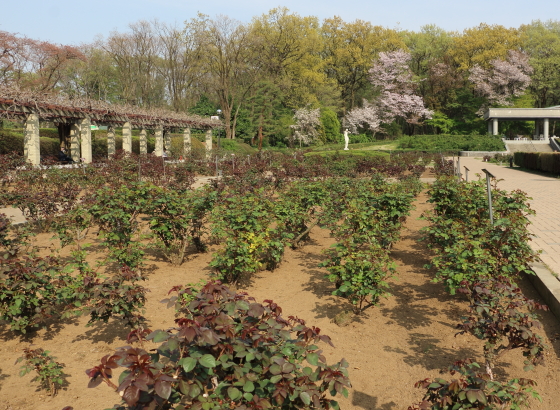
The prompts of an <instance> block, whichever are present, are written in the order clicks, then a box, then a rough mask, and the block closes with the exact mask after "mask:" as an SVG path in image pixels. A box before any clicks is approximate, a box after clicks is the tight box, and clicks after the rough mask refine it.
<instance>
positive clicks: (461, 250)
mask: <svg viewBox="0 0 560 410" xmlns="http://www.w3.org/2000/svg"><path fill="white" fill-rule="evenodd" d="M444 162H445V161H444ZM449 165H450V164H448V163H443V164H441V166H440V167H439V169H440V171H441V172H440V175H439V176H438V179H437V180H436V182H435V183H434V184H433V185H432V187H431V188H430V189H429V195H430V200H429V201H430V202H432V203H433V204H434V207H433V210H432V211H430V212H429V213H427V214H426V215H424V217H425V218H426V219H428V220H429V221H430V225H429V226H428V227H426V228H424V229H423V232H424V235H425V237H424V240H426V241H428V245H429V247H430V248H431V249H432V251H433V256H432V258H431V264H430V265H429V266H428V267H431V268H434V269H435V272H436V276H435V278H434V281H435V282H441V283H444V284H445V286H446V288H447V290H448V291H449V292H450V293H451V294H455V293H456V292H458V293H459V294H462V295H465V296H466V297H467V298H468V300H469V313H468V315H467V316H464V317H463V318H462V322H461V323H459V324H458V325H457V329H458V331H459V332H458V334H464V333H469V334H471V335H473V336H475V337H477V338H478V339H480V340H483V341H484V342H485V344H484V348H483V354H484V359H485V364H484V366H480V365H479V364H478V363H476V362H474V361H473V360H472V359H467V360H464V361H461V362H457V363H455V364H454V365H453V366H451V368H450V369H451V371H452V374H455V375H457V376H459V378H458V379H457V380H452V381H451V382H448V381H445V380H442V379H434V380H425V381H422V382H419V383H418V387H422V388H426V389H427V392H426V394H425V397H424V401H423V402H422V403H420V404H419V405H417V406H416V407H411V408H410V409H444V408H450V409H451V408H465V409H467V408H473V409H503V408H508V409H509V408H511V409H513V408H515V409H518V408H521V407H522V406H526V407H530V405H531V400H530V398H536V399H539V400H540V396H539V395H538V393H537V392H536V391H535V390H534V389H533V387H534V386H535V382H534V381H532V380H530V379H526V378H517V379H511V380H508V381H505V382H500V381H497V380H495V376H494V372H493V368H494V366H495V364H496V362H497V360H498V359H499V358H500V357H501V356H502V355H503V354H504V353H505V352H508V351H510V350H513V349H520V350H521V351H522V352H523V356H525V358H526V360H525V370H530V369H532V368H533V367H534V366H535V365H537V364H542V363H543V362H544V353H545V349H546V345H545V344H544V341H543V339H542V337H541V336H540V335H539V334H537V333H536V332H535V329H539V328H540V323H539V322H538V315H537V311H538V310H546V309H547V307H546V306H544V305H541V304H540V303H538V302H536V301H534V300H531V299H528V298H527V297H525V296H524V295H523V293H522V291H521V290H520V288H519V287H518V286H517V284H516V282H515V281H516V280H519V279H520V275H522V274H531V273H532V271H531V270H530V268H529V264H530V263H531V262H533V261H535V260H536V258H537V255H536V254H535V252H533V251H532V250H531V248H530V246H529V244H528V241H529V240H530V237H531V234H530V233H529V231H528V229H527V227H528V225H529V220H528V216H529V215H532V214H534V211H533V210H532V209H531V208H530V206H529V203H528V200H529V198H528V197H527V195H526V194H525V193H524V192H521V191H513V192H506V191H504V190H500V189H498V188H497V186H496V183H494V185H493V187H492V202H493V212H494V223H493V224H492V223H491V222H490V218H489V210H488V201H487V193H486V188H485V185H486V184H485V182H484V181H483V180H480V181H474V182H465V181H460V180H458V179H457V177H456V176H454V175H452V174H453V170H452V168H451V167H450V166H449Z"/></svg>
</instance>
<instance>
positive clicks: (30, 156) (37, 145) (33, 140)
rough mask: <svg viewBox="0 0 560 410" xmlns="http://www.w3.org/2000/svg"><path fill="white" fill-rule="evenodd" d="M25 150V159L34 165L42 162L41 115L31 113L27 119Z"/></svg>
mask: <svg viewBox="0 0 560 410" xmlns="http://www.w3.org/2000/svg"><path fill="white" fill-rule="evenodd" d="M23 141H24V144H23V152H24V155H25V161H26V162H29V163H31V164H32V165H39V164H40V163H41V140H40V138H39V116H38V115H37V114H29V115H28V116H27V118H26V120H25V135H24V140H23Z"/></svg>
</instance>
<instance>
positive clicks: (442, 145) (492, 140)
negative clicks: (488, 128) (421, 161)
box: [399, 134, 506, 151]
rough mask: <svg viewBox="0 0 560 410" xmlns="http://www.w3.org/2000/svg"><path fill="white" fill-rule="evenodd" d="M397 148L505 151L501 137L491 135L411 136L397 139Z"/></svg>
mask: <svg viewBox="0 0 560 410" xmlns="http://www.w3.org/2000/svg"><path fill="white" fill-rule="evenodd" d="M399 148H401V149H414V150H418V151H434V150H436V151H437V150H441V151H505V150H506V147H505V146H504V142H503V141H502V139H501V137H498V136H492V135H443V134H442V135H412V136H404V137H401V138H399Z"/></svg>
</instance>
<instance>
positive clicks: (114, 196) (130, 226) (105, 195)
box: [89, 182, 151, 269]
mask: <svg viewBox="0 0 560 410" xmlns="http://www.w3.org/2000/svg"><path fill="white" fill-rule="evenodd" d="M150 189H151V186H150V185H148V184H145V183H141V182H138V183H131V184H130V185H129V186H126V185H124V186H120V187H113V186H106V187H103V188H101V189H99V190H98V191H96V192H95V195H94V202H93V204H92V205H91V206H90V208H89V212H90V214H91V215H92V217H93V221H94V223H96V224H97V225H98V226H99V228H100V233H101V235H102V238H103V242H102V244H103V245H104V246H107V248H108V252H109V257H110V259H111V260H112V261H114V262H117V263H119V264H121V265H126V266H129V267H131V268H133V269H138V268H140V267H141V266H142V264H143V258H144V250H143V249H142V245H141V243H140V241H139V238H138V234H139V221H138V217H139V214H140V213H141V212H144V209H145V208H146V200H147V199H148V198H149V194H150Z"/></svg>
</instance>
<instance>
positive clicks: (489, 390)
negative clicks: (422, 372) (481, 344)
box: [408, 359, 541, 410]
mask: <svg viewBox="0 0 560 410" xmlns="http://www.w3.org/2000/svg"><path fill="white" fill-rule="evenodd" d="M449 372H450V373H451V375H452V376H456V378H454V379H451V380H450V381H449V380H445V379H442V378H436V379H424V380H420V381H419V382H417V383H416V384H415V385H414V386H415V387H418V388H421V389H425V390H426V393H425V394H424V398H423V400H422V402H420V403H418V404H415V405H412V406H410V407H408V410H428V409H429V410H455V409H456V410H463V409H465V410H467V409H476V410H504V409H511V410H514V409H515V410H519V409H521V407H529V406H530V405H531V403H530V398H531V397H533V398H535V399H538V400H539V401H541V398H540V396H539V394H538V393H537V392H536V391H535V390H534V389H533V386H535V385H536V383H535V382H534V381H533V380H529V379H523V378H521V379H512V380H509V381H507V382H506V383H500V382H497V381H493V380H490V376H489V375H488V374H487V373H485V372H484V371H481V370H480V365H479V364H478V363H476V362H473V361H472V360H471V359H467V360H462V361H459V362H456V363H455V364H454V365H452V366H450V367H449Z"/></svg>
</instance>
